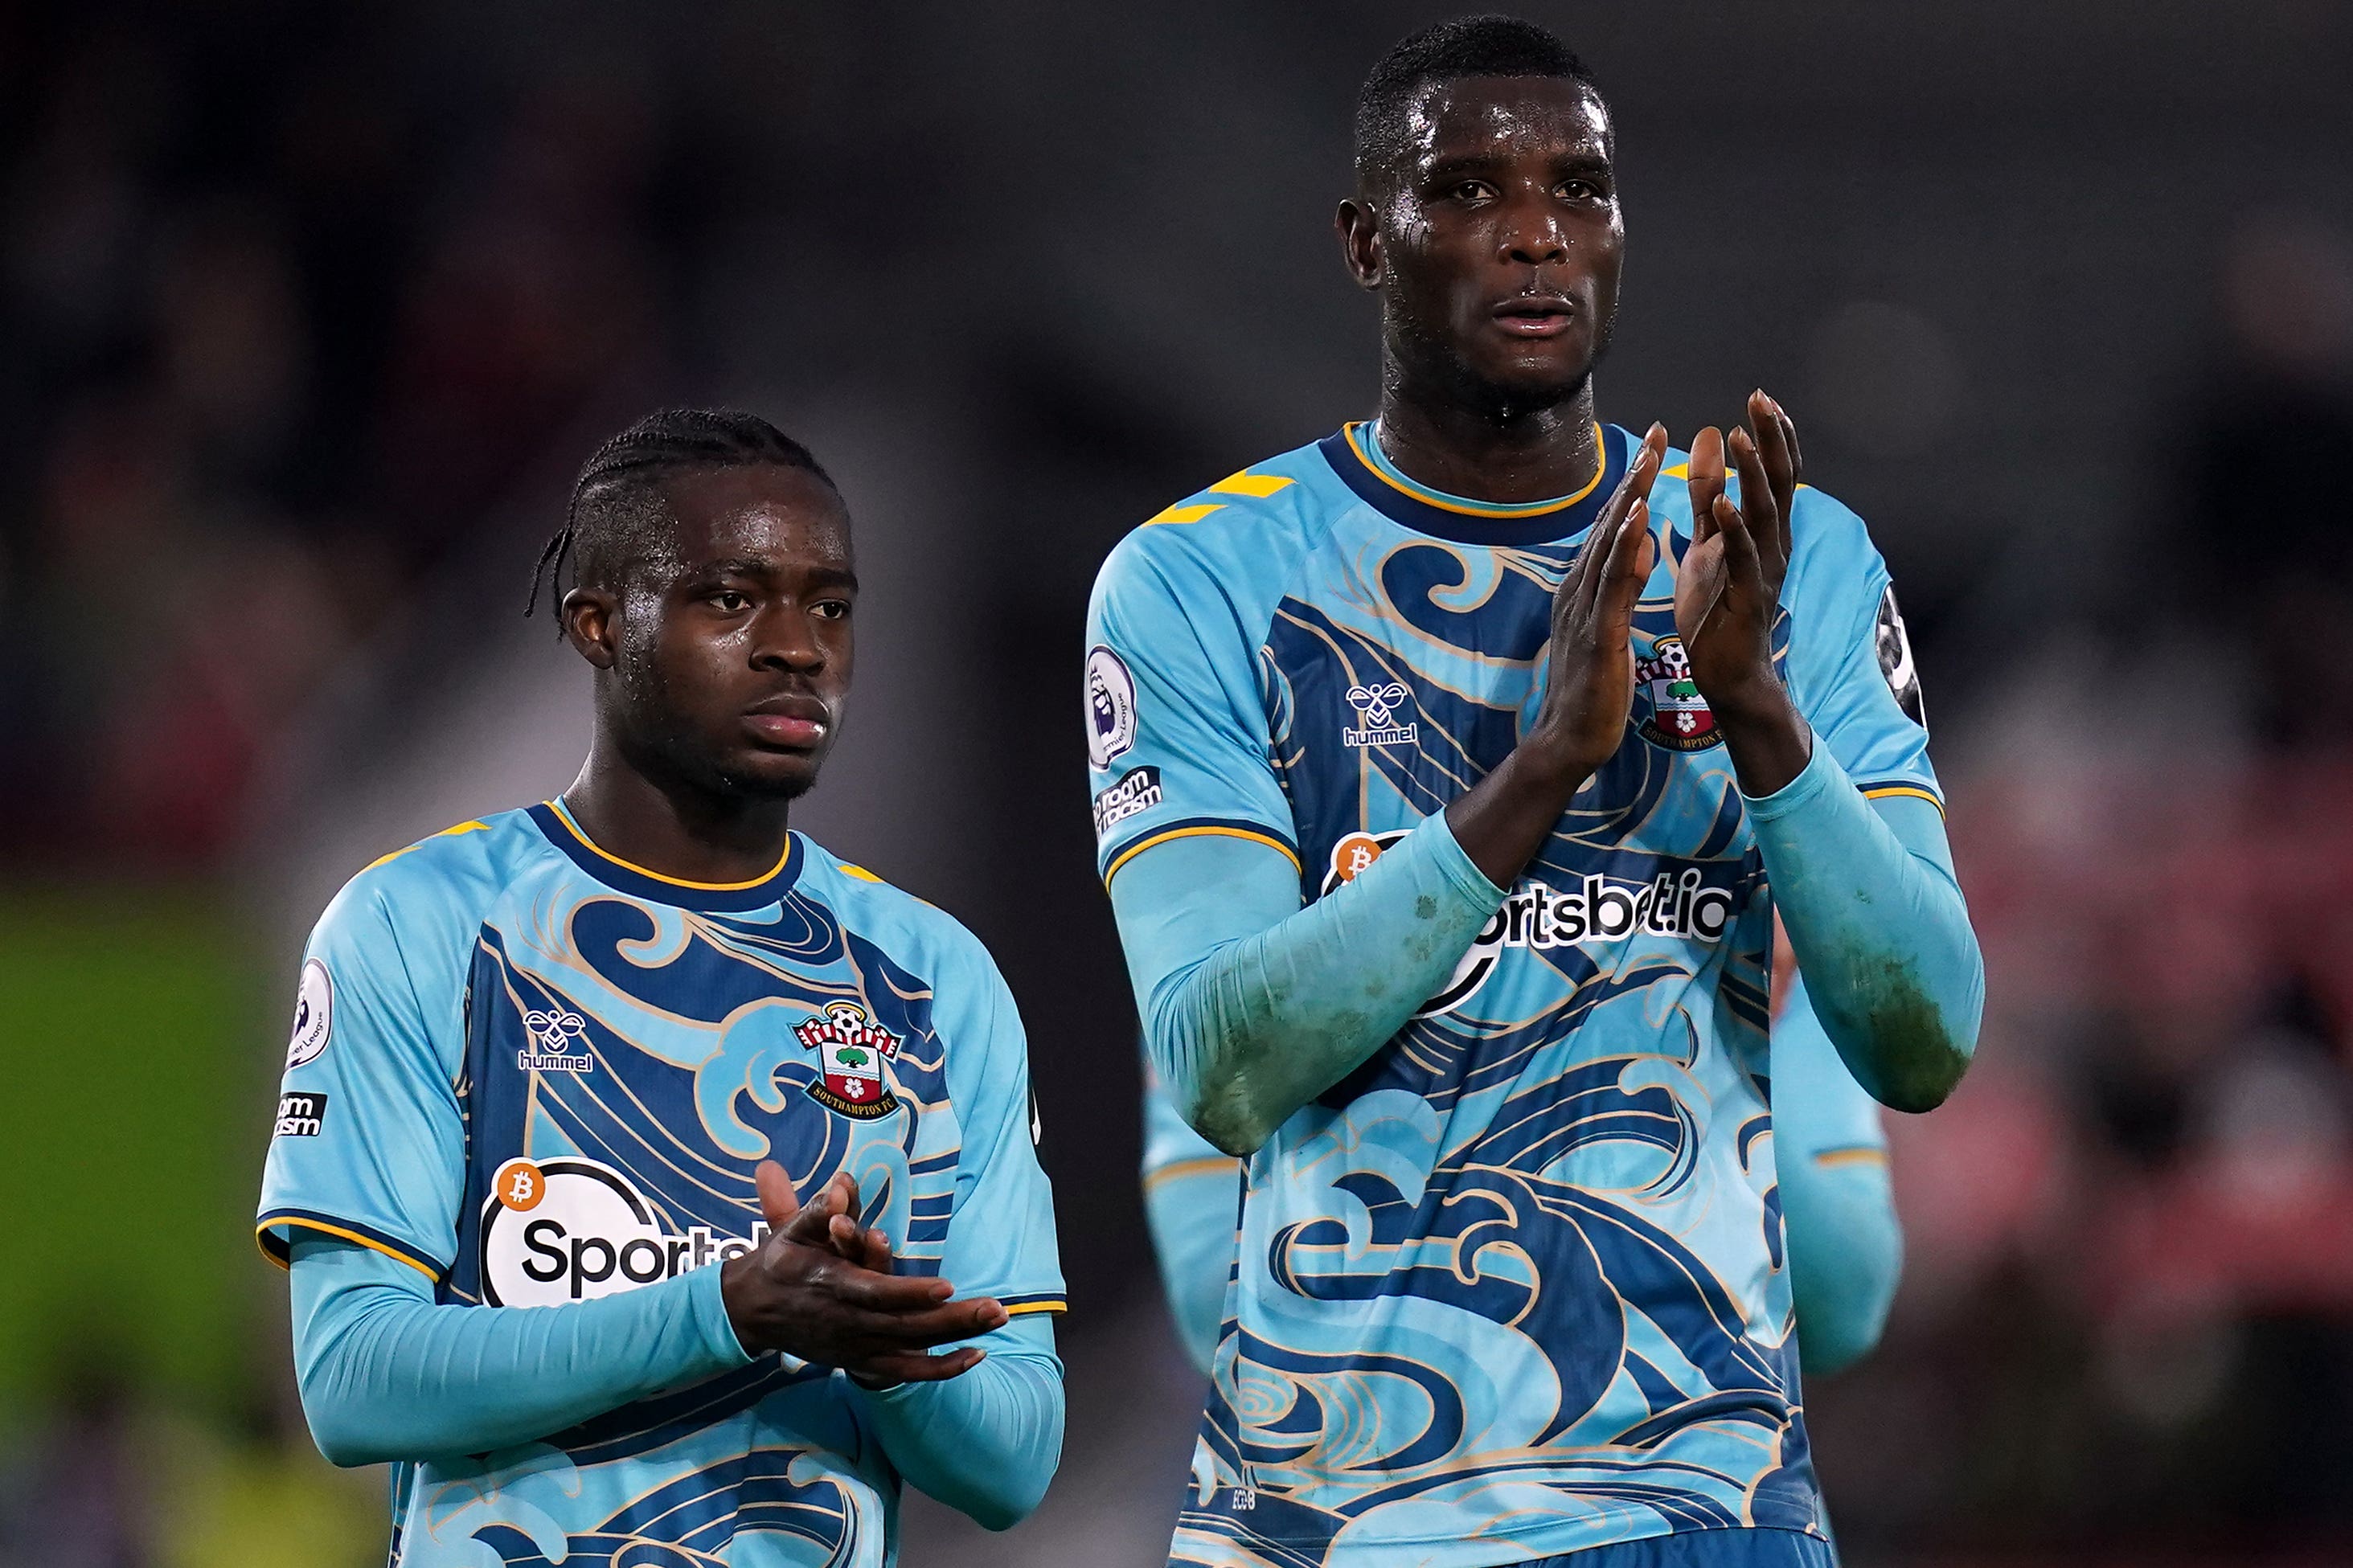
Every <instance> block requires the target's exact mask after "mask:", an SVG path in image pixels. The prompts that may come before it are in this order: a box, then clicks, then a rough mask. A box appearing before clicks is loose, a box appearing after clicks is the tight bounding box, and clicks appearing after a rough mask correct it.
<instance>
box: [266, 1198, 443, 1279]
mask: <svg viewBox="0 0 2353 1568" xmlns="http://www.w3.org/2000/svg"><path fill="white" fill-rule="evenodd" d="M281 1225H282V1226H287V1227H288V1228H289V1229H301V1230H316V1231H322V1232H324V1233H325V1234H327V1235H329V1236H332V1237H335V1238H337V1239H338V1240H341V1241H350V1242H356V1243H358V1244H359V1245H360V1246H362V1247H366V1248H367V1249H368V1250H369V1251H370V1252H381V1253H383V1254H384V1255H385V1257H386V1258H398V1259H399V1260H400V1261H401V1262H403V1263H406V1264H407V1265H408V1266H409V1267H410V1268H414V1269H416V1270H417V1272H418V1273H419V1274H422V1275H424V1276H425V1278H427V1279H430V1280H432V1281H433V1282H434V1283H435V1284H436V1285H438V1284H439V1283H441V1271H440V1270H439V1269H438V1268H434V1267H433V1266H432V1265H431V1264H429V1263H420V1262H418V1261H417V1259H416V1258H411V1257H410V1256H409V1255H408V1254H406V1252H403V1251H401V1250H400V1249H399V1248H398V1247H386V1246H385V1244H384V1243H383V1242H381V1241H378V1240H376V1239H375V1238H374V1237H365V1236H362V1235H361V1234H360V1233H359V1232H357V1231H355V1230H345V1229H344V1228H343V1226H339V1225H329V1224H327V1223H326V1222H324V1221H323V1220H315V1219H297V1218H295V1217H294V1216H293V1215H280V1216H278V1217H276V1218H274V1219H266V1220H263V1221H262V1222H261V1223H260V1224H259V1225H257V1226H254V1227H253V1244H254V1246H256V1247H259V1248H261V1256H262V1257H264V1258H268V1259H269V1261H270V1262H272V1263H274V1264H276V1265H278V1267H279V1268H284V1269H289V1270H291V1269H292V1268H293V1267H294V1265H293V1260H292V1259H291V1258H280V1257H279V1256H278V1254H276V1253H274V1252H272V1251H270V1250H269V1239H268V1237H269V1230H270V1228H271V1227H272V1226H281Z"/></svg>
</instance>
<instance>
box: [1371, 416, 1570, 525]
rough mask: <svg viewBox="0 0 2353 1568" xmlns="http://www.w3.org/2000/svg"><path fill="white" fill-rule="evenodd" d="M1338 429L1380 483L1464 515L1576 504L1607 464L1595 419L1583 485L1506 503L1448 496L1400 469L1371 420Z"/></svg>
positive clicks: (1520, 513) (1513, 513) (1536, 511)
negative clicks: (1592, 459) (1591, 458)
mask: <svg viewBox="0 0 2353 1568" xmlns="http://www.w3.org/2000/svg"><path fill="white" fill-rule="evenodd" d="M1340 433H1341V434H1342V435H1343V436H1345V437H1347V438H1348V446H1349V447H1350V449H1351V450H1353V451H1354V452H1355V453H1356V458H1357V460H1358V461H1359V462H1361V463H1363V464H1364V465H1365V467H1366V468H1369V469H1371V470H1372V472H1373V476H1374V477H1375V478H1376V479H1379V480H1380V481H1381V482H1382V483H1383V484H1385V485H1388V487H1390V488H1391V489H1399V490H1403V491H1404V492H1405V493H1406V494H1408V495H1409V496H1411V497H1412V498H1413V499H1414V500H1418V501H1419V502H1421V503H1422V504H1423V505H1424V506H1434V507H1437V508H1440V510H1445V511H1457V512H1461V514H1462V515H1463V516H1465V517H1539V516H1542V515H1543V514H1544V513H1546V512H1548V511H1559V510H1562V509H1564V508H1566V507H1572V506H1575V505H1576V504H1577V502H1578V501H1581V500H1584V499H1585V498H1586V497H1587V496H1589V495H1591V494H1592V493H1593V488H1594V487H1595V486H1596V485H1598V484H1599V483H1600V482H1601V475H1602V472H1603V470H1605V469H1607V468H1609V433H1608V432H1607V431H1605V430H1603V429H1602V428H1601V425H1600V422H1599V421H1598V420H1597V421H1595V423H1594V426H1593V449H1594V451H1595V452H1597V453H1599V455H1600V459H1601V460H1600V461H1599V462H1598V463H1596V464H1594V466H1593V477H1592V478H1591V479H1588V480H1586V481H1585V484H1584V486H1583V488H1581V489H1577V490H1576V491H1575V492H1573V493H1571V494H1569V495H1565V496H1556V497H1554V498H1553V499H1552V500H1535V501H1525V502H1522V503H1520V504H1518V505H1506V504H1504V502H1502V501H1488V500H1472V499H1470V498H1469V497H1468V496H1451V495H1448V494H1447V493H1446V492H1445V491H1444V490H1434V489H1430V487H1429V486H1428V485H1424V484H1417V483H1416V482H1415V481H1414V480H1413V479H1412V478H1411V477H1409V475H1407V474H1404V473H1402V472H1400V471H1399V470H1398V466H1397V465H1396V464H1395V463H1393V462H1390V461H1388V454H1387V453H1385V452H1383V451H1381V450H1380V448H1379V439H1380V437H1378V435H1377V434H1376V432H1375V427H1374V426H1373V425H1372V424H1371V423H1368V422H1366V421H1364V420H1359V421H1357V422H1356V424H1354V425H1344V426H1341V427H1340Z"/></svg>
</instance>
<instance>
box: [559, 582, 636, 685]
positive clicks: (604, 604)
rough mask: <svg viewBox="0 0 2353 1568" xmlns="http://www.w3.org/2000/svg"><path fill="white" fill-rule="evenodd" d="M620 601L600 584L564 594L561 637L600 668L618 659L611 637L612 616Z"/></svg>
mask: <svg viewBox="0 0 2353 1568" xmlns="http://www.w3.org/2000/svg"><path fill="white" fill-rule="evenodd" d="M620 608H621V602H620V600H619V599H618V598H617V597H616V596H615V595H611V594H608V593H607V592H606V591H605V590H604V589H602V588H575V589H573V590H572V592H570V593H568V594H566V595H564V605H563V608H562V609H561V610H560V611H559V612H558V613H559V614H560V615H561V616H563V617H564V640H565V641H566V642H568V643H570V644H571V645H572V650H573V651H574V652H575V653H576V654H578V655H579V656H580V657H581V658H585V659H586V660H587V661H588V662H589V663H590V664H593V665H595V666H596V668H599V669H610V668H613V666H614V665H615V664H616V663H617V662H618V660H619V657H620V655H619V651H618V648H617V645H616V643H615V640H614V626H613V621H614V618H615V617H616V616H617V615H618V614H619V613H620Z"/></svg>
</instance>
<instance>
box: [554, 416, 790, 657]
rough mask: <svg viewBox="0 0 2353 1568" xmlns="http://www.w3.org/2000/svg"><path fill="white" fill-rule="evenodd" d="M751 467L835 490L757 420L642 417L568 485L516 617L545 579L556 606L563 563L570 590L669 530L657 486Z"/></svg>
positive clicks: (773, 428)
mask: <svg viewBox="0 0 2353 1568" xmlns="http://www.w3.org/2000/svg"><path fill="white" fill-rule="evenodd" d="M755 463H767V464H773V465H775V466H776V467H778V468H799V469H802V470H804V471H805V472H807V473H810V474H814V475H816V476H817V478H818V479H822V480H824V481H825V483H826V485H827V486H828V488H830V487H831V486H832V485H833V477H832V476H831V475H829V474H828V473H827V472H826V471H825V469H824V468H820V467H819V466H818V460H817V459H816V458H813V457H811V456H810V455H809V449H808V448H807V447H804V446H802V445H801V444H800V443H799V442H798V441H796V440H794V439H793V438H792V437H790V436H787V435H786V434H785V433H784V432H783V431H781V430H779V429H777V428H776V426H774V425H771V424H769V423H768V422H767V421H766V420H765V419H763V418H761V417H760V416H758V415H756V414H746V413H744V412H743V411H742V410H740V409H734V408H665V409H662V410H660V411H659V413H654V414H649V415H647V416H645V417H644V418H643V419H640V420H638V422H637V423H636V424H635V425H632V426H629V427H628V429H626V430H624V431H622V432H621V433H620V434H619V435H617V436H616V437H613V438H612V439H611V440H609V441H607V442H606V443H605V444H604V445H603V446H601V447H597V448H596V455H595V456H593V457H591V458H589V459H588V461H587V462H586V464H585V465H584V466H583V467H582V468H581V469H580V477H579V478H578V479H575V480H574V481H573V484H572V503H571V505H569V506H568V507H566V508H565V512H564V526H563V527H562V528H559V529H557V530H556V531H555V533H554V536H553V537H552V538H550V539H549V540H548V542H547V545H546V548H544V549H543V550H542V551H541V552H539V563H538V564H537V565H535V566H533V568H532V573H531V597H530V598H529V599H528V600H527V601H525V603H524V605H523V611H522V613H523V614H524V615H525V616H529V615H531V614H532V612H533V611H534V610H536V609H537V608H538V607H539V585H540V583H541V581H542V580H543V579H544V580H545V581H546V583H547V586H548V594H549V596H550V597H551V598H552V599H554V600H555V601H556V602H557V603H558V604H561V602H562V599H563V590H564V584H563V581H562V578H563V574H564V563H565V561H566V560H570V561H571V562H572V563H573V580H574V582H575V584H576V583H577V582H578V581H579V578H580V574H581V567H580V563H581V562H582V561H583V560H586V561H587V562H589V563H590V565H589V567H588V570H589V572H590V574H592V575H600V576H601V575H603V574H604V573H606V572H607V571H608V570H610V569H611V568H612V567H613V566H614V565H615V564H616V563H615V562H614V561H613V560H612V557H613V556H614V555H615V554H616V553H618V554H620V555H622V556H623V557H624V559H626V557H627V556H628V553H629V552H630V547H631V546H633V545H634V544H636V543H637V542H639V541H641V540H642V539H644V538H645V537H646V536H647V535H648V534H649V533H650V532H651V531H653V530H654V529H656V528H661V527H668V526H669V525H670V506H669V502H668V501H667V500H666V499H665V498H664V497H663V495H662V493H661V485H662V481H663V480H665V479H668V478H669V477H670V476H671V475H673V474H676V473H679V472H681V471H683V470H686V469H691V468H744V467H746V466H749V465H752V464H755ZM558 630H559V633H560V631H561V627H559V628H558Z"/></svg>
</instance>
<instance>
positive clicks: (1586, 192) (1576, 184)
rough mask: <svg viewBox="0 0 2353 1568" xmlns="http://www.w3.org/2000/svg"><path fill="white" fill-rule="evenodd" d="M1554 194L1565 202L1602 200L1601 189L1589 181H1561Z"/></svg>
mask: <svg viewBox="0 0 2353 1568" xmlns="http://www.w3.org/2000/svg"><path fill="white" fill-rule="evenodd" d="M1554 194H1555V195H1557V196H1559V197H1560V199H1561V200H1563V201H1565V202H1598V201H1600V200H1602V199H1603V198H1602V195H1601V187H1600V186H1599V185H1597V184H1594V183H1593V182H1592V181H1590V180H1563V181H1562V182H1561V183H1560V185H1559V187H1558V188H1557V189H1556V191H1555V192H1554Z"/></svg>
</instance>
